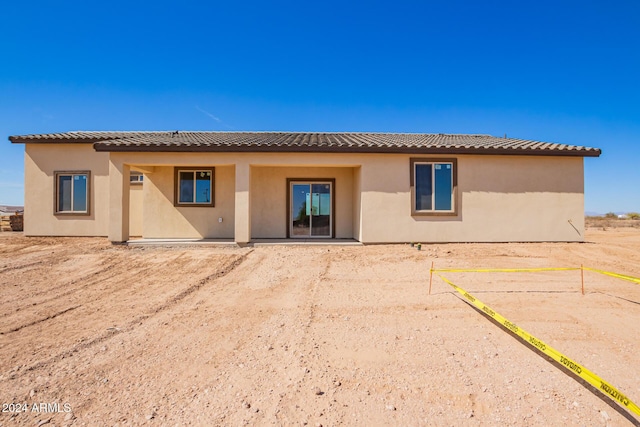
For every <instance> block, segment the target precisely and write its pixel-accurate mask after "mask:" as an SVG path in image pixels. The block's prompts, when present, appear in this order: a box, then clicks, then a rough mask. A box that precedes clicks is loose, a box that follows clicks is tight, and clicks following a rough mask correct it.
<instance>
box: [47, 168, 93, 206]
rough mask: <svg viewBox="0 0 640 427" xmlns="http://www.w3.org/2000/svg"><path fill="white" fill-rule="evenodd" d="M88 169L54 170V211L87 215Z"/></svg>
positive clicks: (89, 175) (89, 174)
mask: <svg viewBox="0 0 640 427" xmlns="http://www.w3.org/2000/svg"><path fill="white" fill-rule="evenodd" d="M90 177H91V173H90V172H89V171H77V172H76V171H74V172H55V180H56V192H55V202H54V203H55V208H54V210H55V213H56V214H71V215H89V183H90Z"/></svg>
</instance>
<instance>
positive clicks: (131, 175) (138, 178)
mask: <svg viewBox="0 0 640 427" xmlns="http://www.w3.org/2000/svg"><path fill="white" fill-rule="evenodd" d="M134 177H136V179H132V178H134ZM129 184H130V185H142V184H144V174H143V173H142V172H138V171H131V172H130V173H129Z"/></svg>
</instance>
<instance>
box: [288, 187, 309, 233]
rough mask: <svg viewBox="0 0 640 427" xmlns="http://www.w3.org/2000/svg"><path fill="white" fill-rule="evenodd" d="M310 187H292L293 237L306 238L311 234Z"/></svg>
mask: <svg viewBox="0 0 640 427" xmlns="http://www.w3.org/2000/svg"><path fill="white" fill-rule="evenodd" d="M310 199H311V193H310V185H309V184H293V185H292V186H291V237H306V236H309V235H310V234H311V233H310V231H311V216H310V206H311V205H310Z"/></svg>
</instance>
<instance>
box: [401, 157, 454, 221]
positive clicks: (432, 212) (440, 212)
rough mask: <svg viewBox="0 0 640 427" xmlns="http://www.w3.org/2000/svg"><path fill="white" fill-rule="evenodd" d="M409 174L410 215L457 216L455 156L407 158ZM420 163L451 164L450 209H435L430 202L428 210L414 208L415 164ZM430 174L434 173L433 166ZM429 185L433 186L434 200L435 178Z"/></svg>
mask: <svg viewBox="0 0 640 427" xmlns="http://www.w3.org/2000/svg"><path fill="white" fill-rule="evenodd" d="M409 160H410V161H409V164H410V167H409V175H410V178H409V179H410V186H411V215H412V216H457V215H458V211H459V208H460V203H458V159H456V158H436V157H425V158H418V157H412V158H411V159H409ZM422 164H430V165H436V164H451V168H452V170H451V208H452V209H450V210H446V211H444V210H436V209H435V203H433V204H432V206H433V209H430V210H417V209H416V185H415V173H416V166H417V165H422ZM431 170H432V174H435V168H432V169H431ZM431 185H432V186H433V187H432V189H433V193H432V194H433V196H432V197H433V198H434V200H435V180H432V183H431Z"/></svg>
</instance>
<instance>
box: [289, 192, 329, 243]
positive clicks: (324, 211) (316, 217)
mask: <svg viewBox="0 0 640 427" xmlns="http://www.w3.org/2000/svg"><path fill="white" fill-rule="evenodd" d="M290 185H291V188H290V194H291V200H290V208H291V216H290V218H291V223H290V224H289V227H290V229H289V232H290V236H291V237H302V238H304V237H332V236H331V226H332V220H333V218H332V217H331V212H332V206H331V203H332V201H331V191H332V183H331V182H291V183H290Z"/></svg>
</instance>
